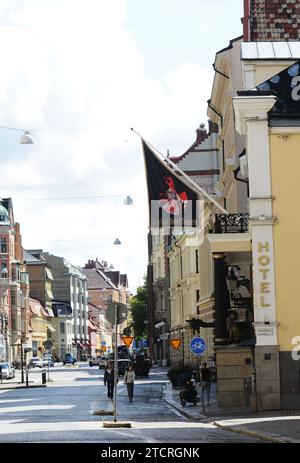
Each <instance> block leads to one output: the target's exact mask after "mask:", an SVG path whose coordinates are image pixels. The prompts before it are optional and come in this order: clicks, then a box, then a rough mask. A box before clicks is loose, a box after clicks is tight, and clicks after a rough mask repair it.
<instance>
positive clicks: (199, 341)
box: [190, 337, 206, 413]
mask: <svg viewBox="0 0 300 463" xmlns="http://www.w3.org/2000/svg"><path fill="white" fill-rule="evenodd" d="M190 349H191V351H192V352H193V354H195V355H197V370H198V378H199V379H200V387H201V401H202V411H203V413H204V412H205V405H204V394H203V393H202V378H201V374H200V368H201V354H203V352H204V351H205V349H206V344H205V341H204V339H203V338H199V337H197V338H193V339H192V340H191V342H190ZM199 360H200V365H199Z"/></svg>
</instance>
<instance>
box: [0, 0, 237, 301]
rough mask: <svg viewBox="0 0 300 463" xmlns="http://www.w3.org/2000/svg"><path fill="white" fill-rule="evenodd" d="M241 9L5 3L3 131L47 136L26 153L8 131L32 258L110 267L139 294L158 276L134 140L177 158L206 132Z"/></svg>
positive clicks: (157, 2) (10, 174) (1, 193)
mask: <svg viewBox="0 0 300 463" xmlns="http://www.w3.org/2000/svg"><path fill="white" fill-rule="evenodd" d="M242 7H243V0H227V1H226V2H224V1H223V0H210V1H205V0H109V1H107V0H0V56H1V73H0V126H1V127H11V128H17V129H22V130H30V131H31V133H32V135H33V137H34V144H32V145H20V144H19V138H20V136H21V134H22V132H21V131H20V132H18V131H16V130H10V129H7V128H3V129H0V161H1V164H0V165H1V177H0V197H3V198H6V197H11V198H12V200H13V206H14V217H15V221H17V222H19V223H20V224H21V233H22V239H23V246H24V247H25V248H26V249H33V248H34V249H44V250H45V251H48V252H50V253H53V254H56V255H59V256H63V257H65V258H66V259H67V260H69V261H70V262H71V263H73V264H74V265H79V266H83V265H84V264H85V262H87V260H88V259H95V258H98V260H100V261H101V260H105V261H107V262H108V263H109V264H112V265H113V266H114V268H115V269H116V270H120V271H121V273H127V275H128V279H129V286H130V289H131V291H133V292H135V290H136V287H137V286H138V285H139V284H142V283H143V275H144V274H145V272H146V267H147V259H148V256H147V229H148V210H147V206H148V203H147V192H146V178H145V172H144V162H143V155H142V149H141V143H140V139H139V137H138V136H137V135H136V134H135V133H134V132H132V131H131V130H130V128H131V127H133V128H134V129H135V130H136V131H137V132H139V133H140V134H141V135H142V136H143V137H144V138H145V139H146V140H149V141H150V142H151V143H152V145H154V146H155V147H156V148H157V149H158V150H159V151H160V152H162V153H164V154H166V153H167V150H169V151H170V153H171V155H180V154H182V153H183V152H184V151H186V149H187V148H188V147H189V146H190V145H191V144H192V143H193V142H194V140H195V130H196V128H197V127H198V126H199V124H200V123H201V122H204V123H206V122H207V115H206V112H207V104H206V102H207V100H208V99H209V97H210V92H211V86H212V80H213V69H212V63H213V62H214V58H215V53H216V52H217V51H218V50H220V49H222V48H224V47H226V46H227V45H228V44H229V40H230V39H233V38H235V37H238V36H239V35H241V34H242V25H241V21H240V18H241V17H242V15H243V8H242ZM127 195H129V196H130V197H131V198H132V199H133V205H132V206H126V205H124V204H123V202H124V198H125V197H126V196H127ZM78 197H81V198H80V199H76V198H78ZM59 198H68V199H59ZM72 198H73V199H72ZM116 238H119V239H120V241H121V245H114V240H115V239H116Z"/></svg>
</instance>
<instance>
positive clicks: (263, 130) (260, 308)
mask: <svg viewBox="0 0 300 463" xmlns="http://www.w3.org/2000/svg"><path fill="white" fill-rule="evenodd" d="M275 101H276V98H275V97H274V96H257V94H255V93H253V94H252V95H251V94H250V95H249V93H248V96H240V97H236V98H234V99H233V104H234V110H235V118H236V129H237V131H238V132H239V133H241V134H243V135H246V154H247V160H248V171H249V190H250V198H249V215H250V218H249V223H250V233H251V237H252V269H253V303H254V328H255V334H256V347H255V364H256V387H257V407H258V409H259V410H264V409H278V408H280V384H279V349H278V341H277V320H276V294H275V277H274V254H273V226H274V223H276V218H275V217H273V215H272V200H273V198H272V191H271V171H270V148H269V128H268V112H269V111H270V110H271V108H272V107H273V106H274V104H275Z"/></svg>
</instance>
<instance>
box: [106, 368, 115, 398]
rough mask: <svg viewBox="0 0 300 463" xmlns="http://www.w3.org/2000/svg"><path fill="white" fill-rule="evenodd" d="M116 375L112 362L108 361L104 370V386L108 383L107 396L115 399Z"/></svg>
mask: <svg viewBox="0 0 300 463" xmlns="http://www.w3.org/2000/svg"><path fill="white" fill-rule="evenodd" d="M114 375H115V373H114V367H113V365H112V363H111V362H108V364H107V365H106V367H105V370H104V386H106V385H107V397H108V398H109V399H113V396H114V380H115V376H114Z"/></svg>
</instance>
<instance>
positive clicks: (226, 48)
mask: <svg viewBox="0 0 300 463" xmlns="http://www.w3.org/2000/svg"><path fill="white" fill-rule="evenodd" d="M242 38H243V36H242V35H239V36H238V37H235V38H234V39H232V40H230V42H229V45H228V46H227V47H225V48H222V50H219V51H217V52H216V55H219V54H220V53H223V52H224V51H228V50H230V49H231V48H233V45H232V44H233V43H234V42H237V41H238V40H241V39H242Z"/></svg>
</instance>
